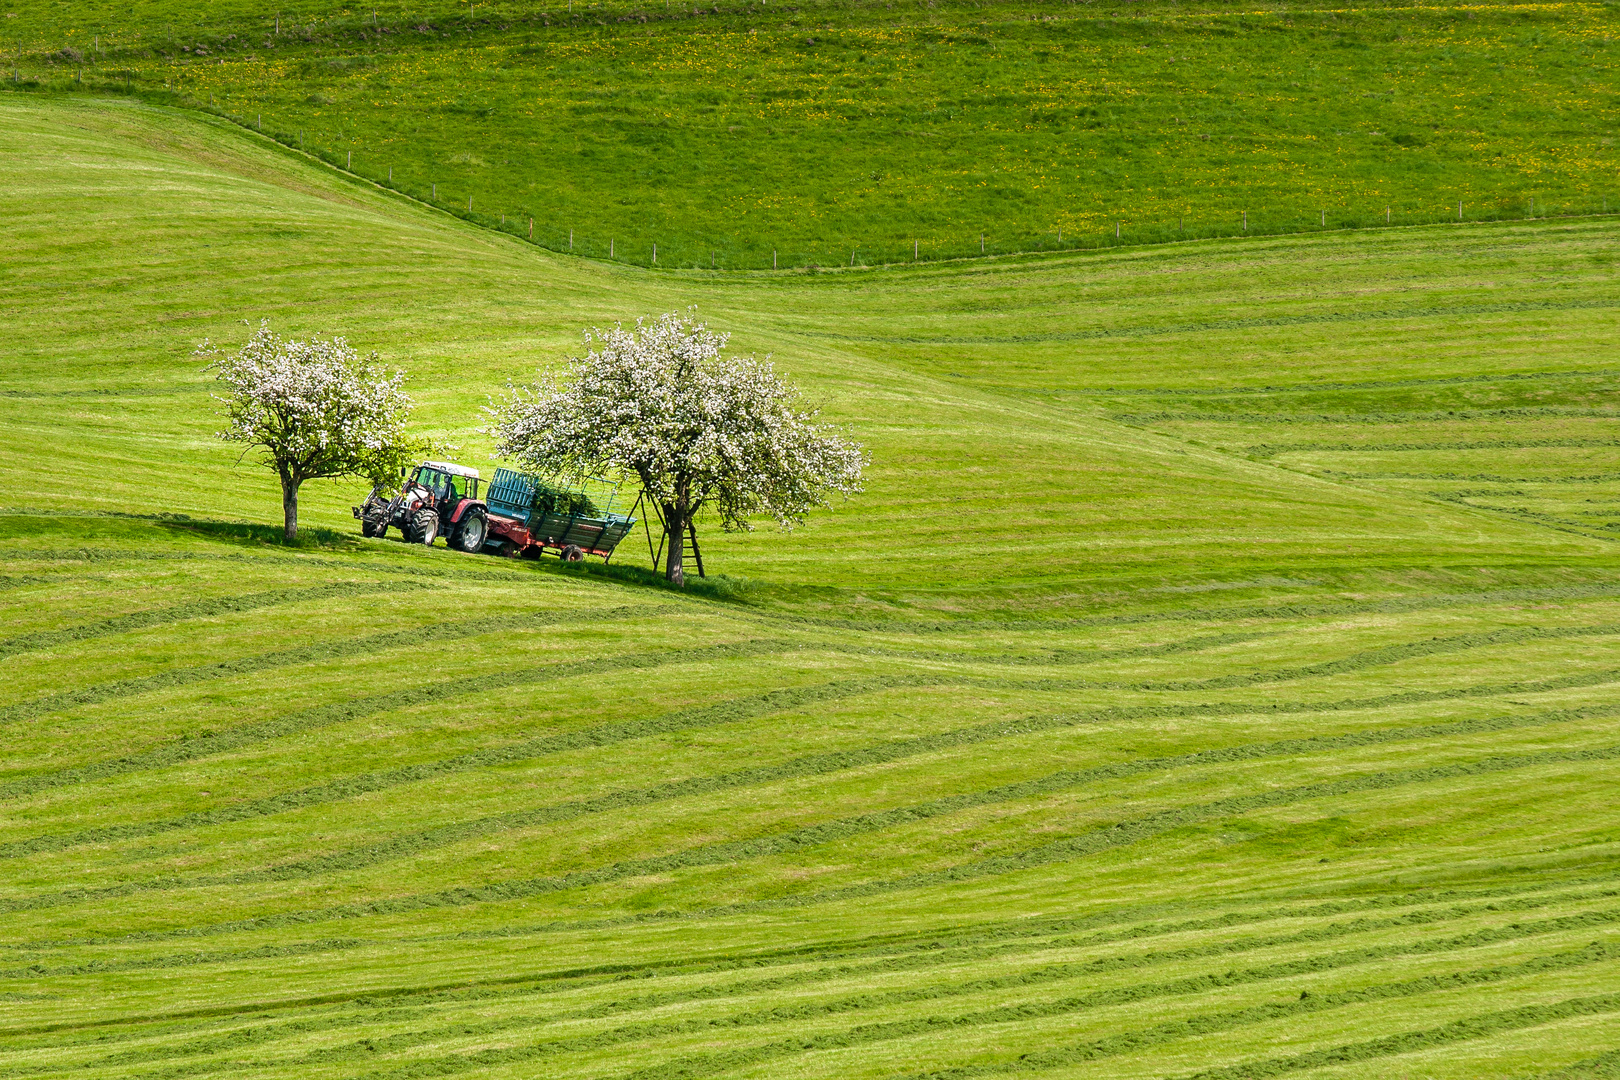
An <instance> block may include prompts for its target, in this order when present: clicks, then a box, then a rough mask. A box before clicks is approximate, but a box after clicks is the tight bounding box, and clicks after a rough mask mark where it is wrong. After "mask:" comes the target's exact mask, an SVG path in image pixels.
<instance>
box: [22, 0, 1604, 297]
mask: <svg viewBox="0 0 1620 1080" xmlns="http://www.w3.org/2000/svg"><path fill="white" fill-rule="evenodd" d="M688 8H690V10H688ZM9 16H10V17H8V18H7V19H6V20H3V21H0V22H3V25H0V33H8V36H10V37H11V39H12V41H13V42H14V43H15V44H14V51H15V53H16V56H15V57H14V58H13V63H12V71H11V73H12V75H13V78H14V82H13V85H22V84H27V85H41V86H52V87H55V88H57V89H58V90H84V89H89V90H94V91H98V92H105V91H107V90H121V91H130V92H136V93H139V94H141V95H144V96H146V97H148V98H150V99H152V100H159V101H170V102H180V103H185V104H189V105H194V106H198V107H202V108H211V109H214V110H216V111H218V112H220V113H221V114H224V115H228V116H231V117H234V118H235V119H236V120H237V122H239V123H243V124H246V125H249V126H252V127H254V128H255V129H256V130H258V129H262V130H263V131H264V132H266V133H269V134H273V135H274V136H275V137H276V138H279V139H281V140H282V141H284V142H285V143H287V144H288V145H292V146H297V147H300V148H303V149H306V150H308V151H309V152H311V153H315V154H319V155H320V156H322V157H323V158H324V159H325V160H327V161H328V162H331V163H334V164H337V165H340V166H343V167H345V168H351V169H352V170H353V171H354V172H356V173H357V174H359V175H362V176H365V177H368V178H371V179H374V180H377V181H380V182H384V183H387V184H390V185H392V186H394V187H396V188H398V189H399V190H401V191H404V192H408V193H410V194H411V195H413V196H414V197H416V198H419V199H422V200H426V201H430V202H433V203H435V204H437V205H439V206H441V207H444V208H447V209H454V210H456V211H457V212H458V213H462V214H465V215H467V216H469V217H471V218H472V219H473V220H476V221H477V222H479V223H480V224H483V225H486V226H489V227H494V228H505V229H507V230H509V231H511V232H513V233H514V234H516V235H520V236H523V237H525V238H528V237H530V235H531V230H532V236H533V239H534V241H535V242H536V243H539V244H542V245H544V246H548V247H550V248H552V249H554V250H562V251H569V250H571V251H573V252H575V253H577V254H582V255H590V256H592V257H596V258H604V257H607V256H609V255H610V254H611V255H612V257H613V258H614V259H616V260H618V261H624V262H631V263H636V264H640V265H649V264H651V263H652V262H653V260H654V256H655V246H656V256H657V261H658V264H659V265H660V266H664V267H666V268H667V267H694V266H701V267H710V266H716V267H730V268H754V269H760V268H768V267H770V266H772V264H773V261H774V262H775V263H776V264H778V265H781V266H804V265H812V264H813V265H819V266H842V265H849V264H850V263H851V262H855V263H861V264H881V263H893V262H903V261H911V260H912V259H914V258H915V259H921V260H938V259H942V258H951V257H960V256H969V255H977V254H979V253H980V251H981V249H982V250H984V251H988V252H992V253H994V252H1016V251H1032V250H1053V249H1061V248H1074V247H1087V248H1095V247H1098V246H1105V245H1112V244H1114V243H1116V242H1123V243H1134V244H1139V243H1142V242H1144V241H1148V240H1163V239H1180V238H1183V237H1188V236H1191V237H1207V236H1215V235H1231V234H1236V233H1240V232H1242V231H1243V230H1244V229H1248V230H1250V231H1254V232H1273V233H1275V232H1301V231H1305V232H1313V231H1322V230H1325V229H1342V228H1352V227H1365V226H1375V225H1383V224H1385V223H1386V222H1389V223H1396V224H1415V223H1423V222H1433V221H1438V220H1455V219H1456V218H1457V216H1458V213H1459V211H1460V212H1461V214H1462V215H1463V217H1464V218H1466V219H1468V220H1481V219H1523V218H1526V217H1547V216H1556V215H1562V214H1570V213H1583V214H1584V213H1591V212H1599V211H1601V210H1603V209H1604V208H1605V207H1609V208H1615V207H1620V184H1616V182H1615V177H1616V167H1617V158H1616V154H1615V146H1614V140H1615V137H1616V135H1617V134H1620V132H1617V130H1616V124H1615V117H1616V115H1617V113H1616V107H1617V105H1620V98H1617V95H1616V86H1617V85H1620V84H1617V81H1616V76H1617V67H1616V54H1615V48H1616V37H1615V32H1614V20H1613V9H1612V5H1606V4H1601V3H1536V4H1517V3H1515V4H1498V3H1493V4H1483V5H1481V4H1460V3H1445V4H1440V5H1433V6H1416V7H1414V6H1407V5H1397V4H1388V3H1383V2H1380V0H1374V2H1359V3H1357V4H1353V5H1350V6H1344V5H1338V4H1334V5H1316V6H1305V7H1299V6H1293V5H1289V6H1284V5H1276V4H1271V3H1267V4H1262V5H1259V6H1256V7H1252V8H1243V9H1233V8H1232V7H1231V6H1230V5H1223V4H1208V3H1194V4H1183V3H1165V2H1160V0H1149V2H1143V3H1095V4H1094V3H1091V2H1090V0H1088V2H1087V3H1084V4H1074V3H1056V2H1052V0H1009V2H997V3H993V4H985V3H979V2H966V3H964V2H959V0H927V2H926V3H921V2H918V0H898V2H896V0H884V2H883V3H876V2H867V0H859V2H857V0H828V2H814V0H812V2H803V3H794V4H782V3H774V2H766V0H748V2H745V3H728V4H726V5H724V6H722V5H720V4H714V5H709V6H703V7H696V6H692V5H684V6H682V5H673V6H672V5H670V4H669V3H668V0H666V5H665V7H664V8H662V9H660V8H658V7H657V5H656V3H640V2H639V0H637V2H630V0H605V2H601V3H589V4H587V3H583V2H581V3H573V4H569V3H559V4H552V5H536V4H533V3H506V2H501V3H494V4H480V5H474V6H472V7H470V8H469V6H468V5H467V4H466V3H460V2H458V3H448V2H446V0H431V2H429V3H425V4H423V3H412V4H398V3H389V4H383V5H381V6H380V7H375V6H374V7H372V8H365V9H354V8H344V7H340V6H338V5H334V4H332V3H331V2H330V0H303V2H301V3H298V4H295V5H290V6H286V7H282V8H280V9H279V14H278V13H277V11H276V10H272V9H271V8H268V7H264V6H262V5H259V6H252V5H244V4H240V3H236V2H216V3H210V4H201V5H191V6H189V7H185V8H180V7H177V6H176V5H174V4H173V3H170V2H145V3H139V4H135V5H127V4H124V3H117V4H113V3H107V2H105V0H95V2H87V3H75V4H73V5H62V4H57V5H44V4H36V5H27V6H25V7H24V10H20V11H17V12H12V13H9ZM531 222H532V224H531ZM1116 234H1117V237H1118V239H1117V240H1116Z"/></svg>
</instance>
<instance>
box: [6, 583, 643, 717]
mask: <svg viewBox="0 0 1620 1080" xmlns="http://www.w3.org/2000/svg"><path fill="white" fill-rule="evenodd" d="M663 610H664V609H663V608H662V607H654V606H650V605H642V606H639V607H616V608H608V609H606V610H601V609H590V610H581V609H572V610H569V609H563V610H556V609H552V610H546V611H532V612H528V613H527V614H523V615H513V616H509V617H496V618H484V619H467V620H464V621H461V622H447V623H433V624H429V625H427V626H416V627H411V628H410V629H407V630H394V631H390V632H389V633H385V634H373V635H371V636H369V637H361V638H350V639H348V640H346V641H333V642H327V643H323V644H319V645H305V646H302V647H300V648H296V649H280V650H277V651H275V652H268V653H261V654H260V655H258V656H244V657H242V658H241V659H238V660H225V661H222V662H220V663H217V664H204V665H202V666H200V667H189V668H175V669H171V670H169V671H164V672H161V673H159V674H157V675H146V676H143V677H141V678H136V679H121V680H119V681H117V682H110V683H101V684H99V685H97V686H86V687H83V688H82V689H78V690H68V691H65V692H63V693H60V694H52V695H50V696H49V697H42V698H35V699H34V700H32V701H23V702H19V703H17V704H15V705H7V706H5V707H3V708H0V725H4V724H10V723H16V722H18V721H21V720H31V719H33V718H34V717H36V716H43V715H45V714H47V713H53V712H61V711H62V710H64V709H72V708H76V707H78V706H80V705H95V704H97V703H99V702H103V701H111V700H113V699H115V698H123V697H131V696H133V695H135V694H149V693H153V692H156V691H159V690H170V689H173V688H175V687H180V686H190V685H192V684H193V683H199V682H209V681H212V680H214V679H228V678H232V677H234V676H238V675H251V674H255V673H257V672H261V671H273V670H275V669H276V668H284V667H294V666H296V665H299V664H318V663H322V662H326V661H331V660H349V659H353V658H354V657H357V656H371V655H373V654H375V653H380V652H387V651H388V650H389V649H404V648H410V647H412V646H420V645H426V644H430V643H433V642H441V641H458V640H461V639H463V638H470V637H478V636H480V635H482V634H499V633H512V632H521V631H524V630H530V629H534V628H538V627H542V626H557V625H561V624H564V623H568V622H573V621H580V620H583V621H589V622H591V623H593V624H595V623H608V622H614V621H617V620H621V619H633V618H639V617H641V616H643V615H650V614H653V613H656V612H660V611H663Z"/></svg>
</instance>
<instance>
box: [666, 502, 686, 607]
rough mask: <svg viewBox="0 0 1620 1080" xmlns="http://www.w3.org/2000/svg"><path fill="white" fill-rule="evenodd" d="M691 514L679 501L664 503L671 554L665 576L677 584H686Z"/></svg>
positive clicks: (667, 561) (667, 560)
mask: <svg viewBox="0 0 1620 1080" xmlns="http://www.w3.org/2000/svg"><path fill="white" fill-rule="evenodd" d="M690 518H691V514H690V513H689V512H688V511H687V510H686V509H685V508H684V507H682V506H680V505H679V504H677V503H665V504H664V527H665V528H666V529H668V530H669V555H668V558H667V559H666V560H665V562H664V577H665V578H666V579H667V580H669V581H672V582H674V583H675V584H677V585H681V586H684V585H685V584H686V530H687V527H688V522H689V520H690Z"/></svg>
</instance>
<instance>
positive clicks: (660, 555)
mask: <svg viewBox="0 0 1620 1080" xmlns="http://www.w3.org/2000/svg"><path fill="white" fill-rule="evenodd" d="M643 502H645V503H646V504H647V506H648V507H650V508H651V509H652V512H653V516H654V517H656V518H657V519H658V527H659V534H658V547H657V549H656V550H654V548H653V538H652V525H651V524H649V523H648V521H647V517H646V515H640V517H641V522H642V526H643V527H644V528H645V529H646V531H647V554H648V555H650V556H652V568H653V569H654V570H661V569H663V561H664V547H665V545H667V544H668V543H669V523H668V522H666V521H665V520H664V510H663V507H661V506H659V505H658V500H656V499H648V498H647V493H646V492H642V493H641V494H640V495H638V496H637V497H636V505H635V508H634V509H632V510H631V511H630V516H631V517H636V516H638V514H637V511H639V510H640V509H641V504H642V503H643ZM691 569H696V570H697V576H698V577H705V576H706V575H705V574H704V573H703V552H701V551H699V550H698V538H697V523H696V522H695V521H688V522H687V523H686V546H685V547H684V548H682V549H681V573H682V574H685V573H686V572H687V571H688V570H691Z"/></svg>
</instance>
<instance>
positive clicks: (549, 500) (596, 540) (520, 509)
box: [484, 469, 636, 560]
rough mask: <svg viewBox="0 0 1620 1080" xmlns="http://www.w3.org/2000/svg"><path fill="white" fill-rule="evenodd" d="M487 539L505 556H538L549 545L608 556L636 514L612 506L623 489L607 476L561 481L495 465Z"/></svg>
mask: <svg viewBox="0 0 1620 1080" xmlns="http://www.w3.org/2000/svg"><path fill="white" fill-rule="evenodd" d="M484 501H485V504H486V505H487V506H488V508H489V539H488V540H486V541H485V547H486V548H488V547H493V548H496V549H497V550H498V551H499V552H500V553H501V554H504V555H520V556H524V557H527V558H538V557H539V556H540V555H541V554H542V553H543V552H544V551H546V549H548V548H549V549H551V550H553V551H556V552H558V553H559V554H565V555H571V554H572V552H571V551H570V550H569V549H571V548H572V549H577V550H578V551H579V552H580V554H581V556H583V555H597V556H600V557H601V558H602V559H604V560H605V559H609V558H611V557H612V555H613V549H614V548H615V547H617V546H618V544H619V541H621V540H623V539H624V538H625V537H626V536H627V535H629V533H630V529H631V528H632V527H633V526H634V525H635V524H636V519H635V518H634V517H632V516H630V515H629V514H626V513H621V512H618V511H615V510H614V505H615V504H616V503H617V502H618V501H619V489H618V486H617V485H615V484H611V483H608V482H607V481H600V480H589V481H586V482H585V483H582V484H579V485H573V486H569V485H562V484H558V483H555V482H552V481H548V480H544V479H542V478H540V477H538V476H534V475H531V474H529V473H521V472H518V471H517V470H515V469H496V470H495V478H494V479H493V480H491V481H490V483H489V487H488V488H487V489H485V495H484Z"/></svg>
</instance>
